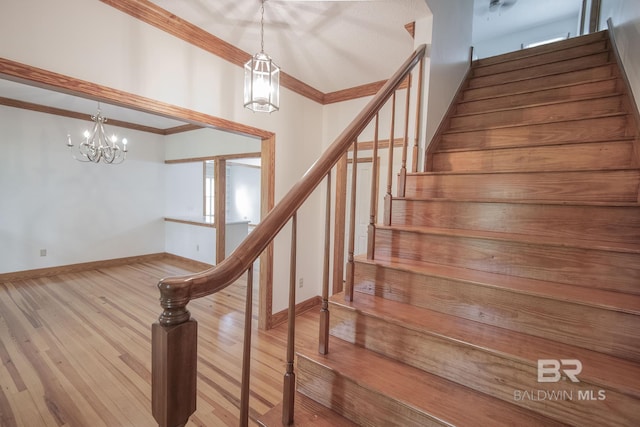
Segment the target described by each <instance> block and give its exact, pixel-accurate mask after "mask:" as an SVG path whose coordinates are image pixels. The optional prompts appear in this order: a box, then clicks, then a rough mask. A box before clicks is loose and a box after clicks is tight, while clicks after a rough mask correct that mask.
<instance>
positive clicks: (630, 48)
mask: <svg viewBox="0 0 640 427" xmlns="http://www.w3.org/2000/svg"><path fill="white" fill-rule="evenodd" d="M600 18H601V20H600V25H599V28H600V29H606V28H607V19H608V18H611V20H612V21H613V27H614V31H615V36H616V43H617V44H618V50H619V52H620V57H621V59H622V62H623V64H624V68H625V72H626V74H627V78H628V79H629V83H630V84H631V89H632V91H633V96H634V98H635V100H636V103H639V102H640V55H638V46H640V2H639V1H638V0H602V11H601V13H600Z"/></svg>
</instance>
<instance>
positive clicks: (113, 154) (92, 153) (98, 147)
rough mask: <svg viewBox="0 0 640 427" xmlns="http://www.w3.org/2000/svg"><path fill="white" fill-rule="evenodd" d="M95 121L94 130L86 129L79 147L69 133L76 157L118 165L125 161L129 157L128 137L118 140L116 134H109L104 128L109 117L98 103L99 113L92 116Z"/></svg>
mask: <svg viewBox="0 0 640 427" xmlns="http://www.w3.org/2000/svg"><path fill="white" fill-rule="evenodd" d="M91 120H92V121H93V130H92V131H89V130H88V129H87V130H85V131H84V135H83V136H84V140H83V141H82V142H81V143H80V145H78V147H77V148H74V147H75V146H74V145H73V143H72V142H71V134H67V147H69V149H70V150H71V152H72V156H73V158H74V159H76V160H78V161H80V162H93V163H99V162H100V161H102V162H103V163H107V164H113V165H117V164H119V163H122V162H124V160H125V159H126V158H127V139H126V138H123V139H122V140H121V141H118V137H116V135H115V134H114V135H112V136H110V137H108V136H107V134H106V132H105V130H104V124H105V123H106V121H107V118H106V117H104V116H103V115H102V112H101V111H100V104H98V113H97V114H96V115H94V116H91Z"/></svg>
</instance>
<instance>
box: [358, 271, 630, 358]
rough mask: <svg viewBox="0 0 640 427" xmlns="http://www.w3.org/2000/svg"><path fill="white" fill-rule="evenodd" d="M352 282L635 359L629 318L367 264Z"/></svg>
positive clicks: (366, 290) (460, 314)
mask: <svg viewBox="0 0 640 427" xmlns="http://www.w3.org/2000/svg"><path fill="white" fill-rule="evenodd" d="M354 283H355V284H356V290H357V292H362V293H366V294H369V295H376V296H379V297H383V298H386V299H390V300H394V301H398V302H402V303H405V304H411V305H415V306H418V307H422V308H427V309H430V310H433V311H437V312H440V313H445V314H450V315H454V316H458V317H462V318H465V319H469V320H473V321H477V322H480V323H485V324H489V325H493V326H497V327H500V328H505V329H509V330H512V331H518V332H523V333H527V334H529V335H534V336H538V337H542V338H547V339H552V340H556V341H560V342H563V343H565V344H570V345H575V346H578V347H582V348H586V349H589V350H595V351H599V352H601V353H606V354H610V355H612V356H617V357H623V358H626V359H630V360H636V361H640V318H639V317H638V316H635V315H632V314H627V313H622V312H618V311H613V310H607V309H603V308H599V307H590V306H585V305H580V304H575V303H571V302H567V301H561V300H553V299H549V298H542V297H539V296H534V295H529V294H524V293H517V292H511V291H508V290H504V289H500V288H493V287H489V286H481V285H476V284H474V283H470V282H466V281H460V280H455V279H451V278H448V277H437V276H428V275H422V274H418V273H414V272H409V271H403V270H398V269H392V268H385V267H383V266H379V265H372V264H368V263H356V268H355V279H354ZM354 298H355V299H357V298H358V297H357V294H356V296H355V297H354Z"/></svg>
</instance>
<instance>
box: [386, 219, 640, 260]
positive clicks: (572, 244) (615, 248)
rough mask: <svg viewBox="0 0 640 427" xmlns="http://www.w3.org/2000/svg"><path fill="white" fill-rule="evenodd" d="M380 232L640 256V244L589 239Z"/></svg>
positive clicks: (431, 229) (471, 232) (427, 230)
mask: <svg viewBox="0 0 640 427" xmlns="http://www.w3.org/2000/svg"><path fill="white" fill-rule="evenodd" d="M376 228H377V229H379V230H400V231H408V232H412V233H420V234H431V235H441V236H451V237H467V238H476V239H484V240H499V241H509V242H519V243H525V244H532V245H547V246H556V247H567V248H580V249H595V250H602V251H612V252H624V253H634V254H640V243H639V244H633V243H625V242H610V241H596V240H587V239H567V238H566V237H560V238H558V237H551V236H537V235H531V234H517V233H502V232H496V231H480V230H462V229H453V228H436V227H423V226H409V225H393V226H386V225H377V226H376Z"/></svg>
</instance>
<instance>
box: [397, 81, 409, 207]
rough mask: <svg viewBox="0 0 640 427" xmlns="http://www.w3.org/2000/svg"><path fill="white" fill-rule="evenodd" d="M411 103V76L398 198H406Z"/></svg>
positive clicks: (405, 107) (406, 102)
mask: <svg viewBox="0 0 640 427" xmlns="http://www.w3.org/2000/svg"><path fill="white" fill-rule="evenodd" d="M410 101H411V74H409V75H408V76H407V96H406V97H405V102H404V136H403V138H402V165H401V166H400V175H398V197H404V187H405V184H406V180H407V152H408V151H409V103H410Z"/></svg>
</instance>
